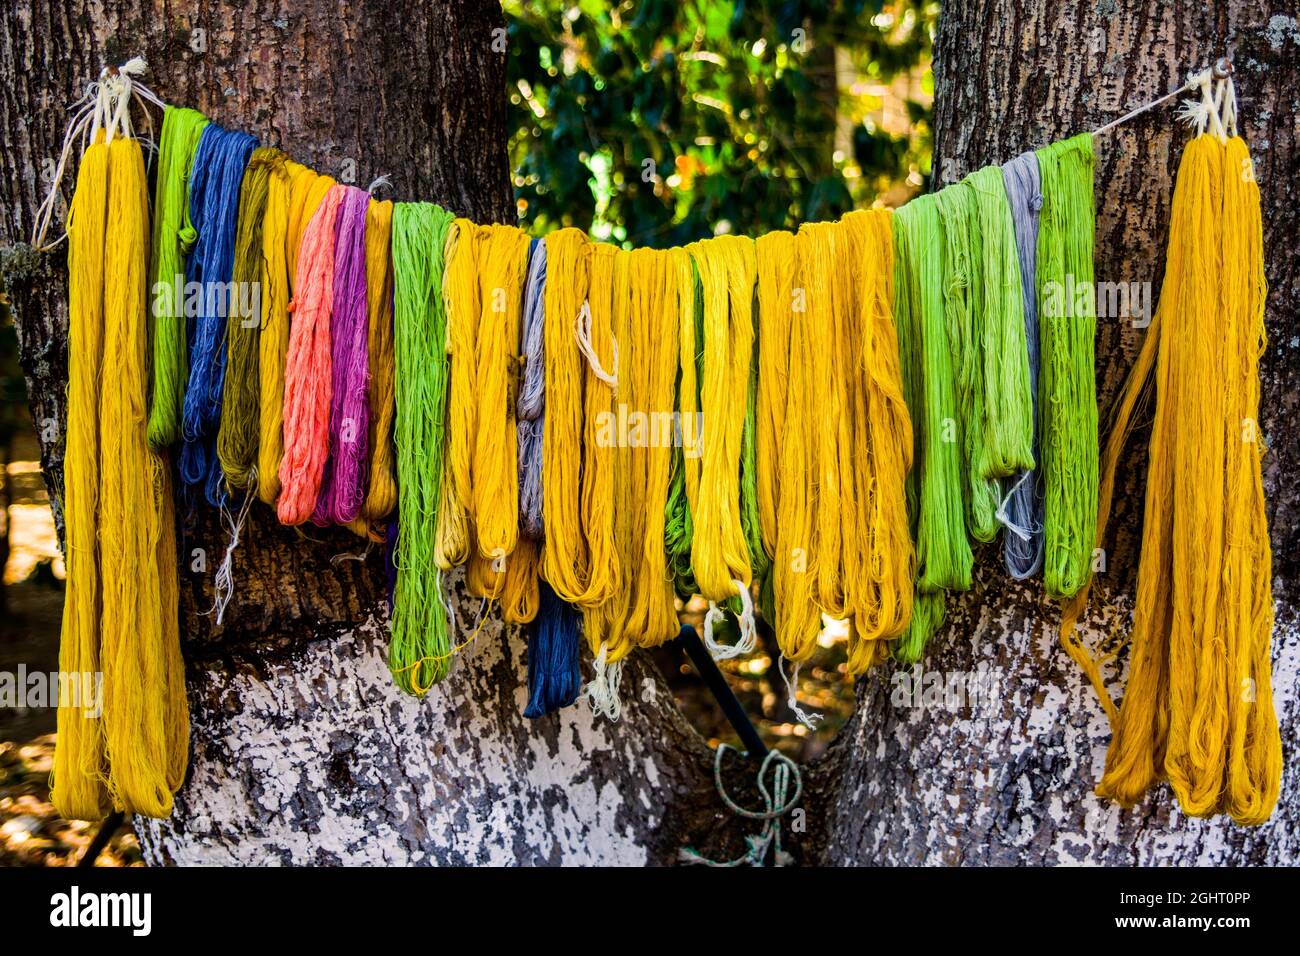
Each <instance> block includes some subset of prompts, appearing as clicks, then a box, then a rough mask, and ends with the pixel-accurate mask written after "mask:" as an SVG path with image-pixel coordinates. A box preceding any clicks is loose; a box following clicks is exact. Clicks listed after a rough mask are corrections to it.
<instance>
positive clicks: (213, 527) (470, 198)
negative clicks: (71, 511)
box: [0, 0, 740, 864]
mask: <svg viewBox="0 0 1300 956" xmlns="http://www.w3.org/2000/svg"><path fill="white" fill-rule="evenodd" d="M146 7H147V8H145V9H141V8H139V7H138V6H136V5H132V4H127V3H112V2H110V3H107V4H100V3H89V2H85V3H79V2H69V0H64V2H44V0H28V2H23V3H20V4H19V5H18V9H17V10H16V11H14V12H13V13H12V14H11V13H8V12H7V13H6V14H5V16H4V17H3V19H0V76H2V77H3V78H4V81H5V86H6V88H7V89H8V91H9V93H8V95H6V96H5V97H3V98H0V130H3V135H0V173H2V174H3V176H2V178H3V183H2V184H0V189H3V190H4V193H3V195H4V208H5V210H6V215H5V217H4V223H3V230H4V232H3V235H2V236H0V243H2V244H4V245H6V246H12V247H13V248H14V250H15V251H14V252H13V253H11V254H7V255H6V257H5V259H4V263H5V266H6V275H5V278H6V283H5V284H6V285H7V286H8V287H9V288H11V289H12V290H14V299H15V314H16V315H17V316H18V322H19V329H20V332H21V351H22V360H23V366H24V369H25V371H26V373H27V376H28V384H29V394H30V396H31V405H32V414H33V416H34V418H35V420H36V423H37V430H38V433H39V434H40V435H41V438H42V467H43V469H44V471H45V477H46V480H47V483H48V484H49V487H50V490H51V499H52V500H54V501H55V502H56V505H55V507H56V514H57V513H58V511H57V508H58V505H57V502H58V500H59V499H60V498H61V492H62V480H61V478H62V435H63V422H64V407H63V404H64V403H63V391H64V383H65V382H66V379H67V354H66V329H67V305H66V296H67V292H66V283H65V281H64V277H63V261H62V260H63V254H62V253H61V252H60V253H58V254H56V255H55V256H50V257H43V256H33V255H31V254H30V253H29V252H24V251H22V249H21V246H20V245H19V244H21V243H22V242H23V241H24V240H25V238H26V237H27V234H28V233H29V232H30V229H31V222H32V217H33V213H34V211H35V209H36V206H37V204H38V202H39V200H40V197H41V194H43V192H44V190H45V189H46V187H47V184H46V182H45V181H43V180H42V179H41V177H40V175H39V174H40V172H41V170H42V169H43V163H44V161H45V160H46V158H47V157H57V153H58V149H59V144H60V142H61V140H62V135H63V129H64V128H65V124H66V121H67V113H66V112H65V107H66V106H67V104H69V103H71V102H72V101H73V100H74V99H75V98H76V97H77V96H78V95H80V92H81V89H82V87H83V86H84V84H85V83H86V82H87V81H88V80H89V79H91V78H93V77H95V76H96V75H98V72H99V69H100V67H101V66H102V65H103V64H104V63H105V62H113V63H117V62H122V61H123V60H125V59H127V58H129V57H130V56H133V55H142V56H144V57H145V58H146V59H147V60H148V62H149V64H150V75H149V77H148V78H147V80H148V82H149V83H150V84H151V86H153V88H154V89H155V90H156V91H157V92H158V93H159V95H160V96H162V97H163V98H164V99H166V100H167V101H169V102H174V103H177V104H181V105H190V106H194V107H196V108H198V109H201V110H203V111H204V112H205V113H207V114H208V115H209V116H210V117H212V118H213V119H214V120H216V121H217V122H220V123H222V124H224V125H227V126H230V127H235V128H241V129H245V130H248V131H249V132H251V133H253V134H255V135H257V136H258V137H259V138H261V139H262V141H263V142H266V143H271V144H278V145H280V146H281V147H282V148H283V149H285V150H286V151H287V152H288V153H289V154H290V155H291V156H293V157H294V158H295V159H297V160H300V161H302V162H306V163H309V164H311V165H313V166H314V167H316V168H317V169H319V170H321V171H322V172H328V173H330V174H332V175H334V176H336V177H337V178H340V179H341V180H344V181H353V182H355V183H357V184H359V185H362V186H364V185H365V184H366V183H368V182H370V181H371V180H372V179H373V178H375V177H376V176H379V175H380V174H387V175H388V176H389V177H390V178H391V180H392V184H393V185H392V191H391V194H392V195H393V196H394V197H396V198H399V199H414V198H419V199H427V200H432V201H435V202H438V203H441V204H443V205H444V206H446V207H447V208H449V209H453V210H455V211H456V212H458V213H461V214H464V215H468V216H470V217H472V218H474V219H476V220H478V221H480V222H492V221H497V222H500V221H513V218H514V211H513V201H512V196H511V188H510V181H509V174H508V172H509V171H508V168H507V161H506V152H505V143H506V129H505V115H506V99H505V85H504V84H505V57H504V53H503V52H502V48H501V47H500V45H499V44H498V45H497V49H496V50H495V51H494V49H493V41H494V39H498V38H501V37H503V36H504V34H503V32H502V33H494V31H498V30H500V31H504V21H503V19H502V16H501V11H500V9H499V8H498V7H497V6H496V5H495V4H491V3H482V2H475V0H457V2H451V3H438V4H427V3H419V2H415V0H408V2H402V3H393V2H385V3H379V2H363V3H344V4H343V5H341V6H340V5H339V4H338V3H336V2H334V0H312V2H309V3H305V4H302V3H300V4H292V5H282V4H278V3H255V4H239V3H219V4H215V5H210V6H209V7H208V8H207V9H208V10H209V11H210V12H209V13H207V14H205V15H202V16H200V17H198V18H196V19H193V20H191V19H187V18H186V17H185V16H182V15H181V14H180V13H179V11H176V10H174V9H173V8H172V7H171V5H169V4H165V3H158V4H156V5H152V6H149V5H146ZM154 122H155V129H156V128H157V127H156V124H157V123H158V117H157V116H155V117H154ZM68 196H69V198H70V192H69V193H68ZM60 527H61V522H60ZM181 547H182V552H181V554H182V572H181V573H182V580H181V595H182V597H181V604H182V606H181V616H182V624H183V627H182V633H183V635H184V637H183V643H184V652H185V657H186V663H187V672H188V685H189V686H188V689H189V698H190V706H191V714H192V720H193V733H192V770H191V775H190V779H189V781H188V782H187V784H186V785H185V787H184V788H183V789H182V791H181V793H180V794H179V796H178V798H177V803H176V811H175V813H174V814H173V816H172V817H171V818H170V819H169V820H166V821H145V820H137V821H136V824H137V830H138V832H139V835H140V840H141V843H142V845H143V847H144V851H145V856H146V858H147V859H148V860H149V861H150V862H152V863H167V862H176V863H201V862H202V863H248V864H254V863H263V862H268V861H278V862H284V863H326V862H347V863H422V862H428V863H486V862H495V863H506V862H509V863H514V862H520V863H646V862H650V863H660V862H667V861H670V860H672V859H673V857H674V856H675V854H676V851H677V849H678V847H680V846H682V845H685V844H686V843H694V844H695V845H697V846H699V847H701V848H702V849H705V850H713V851H717V852H724V851H727V850H730V851H735V850H737V848H738V846H739V844H740V839H739V834H733V833H732V832H731V831H730V829H728V828H727V827H726V826H725V825H724V824H725V823H726V822H727V819H729V818H727V817H724V814H723V811H722V807H721V806H720V804H719V803H718V802H717V799H716V795H715V794H714V790H713V786H712V779H711V768H710V763H709V755H708V751H707V749H706V747H705V746H704V744H703V742H702V741H701V740H700V739H699V737H698V736H697V735H696V734H695V733H694V731H692V730H691V729H690V727H689V726H688V725H687V724H686V722H685V720H684V719H683V718H682V716H681V715H680V713H679V712H678V711H677V708H676V706H675V704H674V702H673V699H672V695H671V694H670V693H668V692H667V691H666V689H663V688H664V687H665V685H663V684H662V682H656V675H655V674H654V673H653V672H652V671H651V670H648V669H647V666H646V665H645V664H644V663H634V664H633V665H632V666H631V667H630V669H629V671H628V672H627V675H626V677H627V680H626V681H625V684H624V690H625V694H626V695H628V696H632V695H635V697H636V699H637V703H636V704H635V705H633V706H630V707H628V708H627V709H626V716H624V718H623V719H622V720H621V721H620V722H619V723H617V724H610V723H608V722H604V721H601V722H599V723H597V722H595V721H593V719H592V717H591V713H590V711H589V709H588V708H587V707H586V706H585V705H579V706H576V707H571V708H568V709H566V710H565V711H564V712H563V713H562V714H560V715H559V716H552V717H548V718H545V719H542V720H538V721H531V722H530V721H526V720H524V718H523V717H522V711H523V704H524V701H525V697H526V695H525V680H524V675H525V673H526V670H525V664H524V656H523V655H524V645H523V641H522V638H521V635H520V633H519V632H517V631H516V630H514V629H510V628H502V627H501V626H500V624H499V622H498V621H497V619H496V616H495V614H494V615H493V619H492V620H490V621H489V622H488V623H487V625H486V626H485V627H484V628H483V630H482V633H481V635H480V636H479V638H478V641H477V644H476V646H475V647H474V648H472V649H470V650H469V651H468V652H467V653H466V654H464V655H463V656H462V659H461V662H460V664H459V665H458V667H457V669H456V672H455V673H454V674H453V675H452V676H451V677H450V678H448V680H447V681H446V682H444V683H443V684H441V685H440V686H438V687H436V688H434V690H433V691H432V692H430V694H429V695H428V697H427V698H426V699H425V700H424V701H415V700H413V699H410V698H407V697H405V696H403V695H402V694H400V693H399V692H398V691H397V690H396V689H395V688H394V686H393V682H392V679H391V677H390V675H389V673H388V669H387V666H386V654H387V627H386V608H385V586H384V574H383V561H382V555H381V553H380V551H379V549H377V548H376V549H372V550H371V551H370V552H369V553H367V554H365V556H364V558H362V559H361V560H347V559H346V556H347V555H349V554H350V553H356V552H361V551H363V550H364V549H363V547H362V546H361V545H360V543H359V542H358V540H357V539H356V538H354V537H352V536H351V535H350V534H348V533H347V532H344V531H339V530H330V531H319V530H316V529H312V530H309V531H308V532H306V534H305V535H300V534H298V533H297V532H296V531H294V530H291V529H287V528H282V527H280V526H279V525H278V524H277V523H276V521H275V519H274V516H273V515H272V514H271V513H270V511H269V510H267V509H264V508H263V507H262V506H261V505H257V506H255V507H254V508H253V509H252V511H251V513H250V528H249V529H248V531H247V532H246V533H245V534H244V536H243V540H242V542H241V544H240V546H239V550H238V551H237V552H236V555H235V568H234V570H235V574H234V577H235V581H236V587H237V590H236V593H235V596H234V600H233V602H232V604H231V606H230V608H229V609H228V611H227V614H226V617H225V623H224V625H222V626H217V624H216V622H215V621H214V619H213V618H212V617H211V616H210V615H209V614H208V613H207V611H208V609H209V608H210V607H211V606H212V601H213V595H212V570H213V569H214V568H215V567H216V565H217V563H218V562H219V561H220V558H221V555H222V553H223V552H224V548H225V538H224V535H223V533H222V532H221V529H220V527H219V525H218V522H217V520H216V516H215V515H214V514H213V512H212V511H211V509H208V508H205V507H202V506H200V507H199V508H197V509H196V511H195V513H194V514H193V515H192V516H191V517H190V520H189V522H188V526H186V527H184V528H183V541H182V544H181ZM196 549H198V550H201V551H202V555H201V557H202V558H203V561H202V562H196V558H198V557H200V555H197V554H196ZM199 563H201V564H205V565H206V568H205V570H202V571H201V572H196V571H192V570H190V569H191V568H192V567H195V566H197V565H198V564H199ZM457 587H459V585H457ZM457 603H458V606H457V616H458V619H459V620H460V621H462V622H473V621H474V620H476V618H477V615H478V614H479V611H480V602H479V601H478V600H476V599H469V598H466V597H464V596H463V595H462V599H461V600H460V601H458V602H457ZM629 686H630V688H631V689H630V690H629ZM656 688H659V689H661V692H660V693H657V694H656V693H654V690H655V689H656ZM714 831H716V834H714Z"/></svg>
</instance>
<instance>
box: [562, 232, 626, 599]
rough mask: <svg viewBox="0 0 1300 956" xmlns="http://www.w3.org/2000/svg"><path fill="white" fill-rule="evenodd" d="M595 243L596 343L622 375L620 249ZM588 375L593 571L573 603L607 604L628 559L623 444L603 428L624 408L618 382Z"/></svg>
mask: <svg viewBox="0 0 1300 956" xmlns="http://www.w3.org/2000/svg"><path fill="white" fill-rule="evenodd" d="M589 248H590V283H589V285H588V288H587V307H588V309H589V310H590V314H591V348H592V350H593V351H594V352H595V354H596V357H597V359H598V360H599V361H600V364H601V367H602V368H603V369H605V370H607V371H611V372H612V374H614V375H615V376H616V377H617V374H618V370H617V369H616V366H617V364H618V363H617V361H616V357H617V354H618V353H617V343H616V342H615V341H614V258H615V254H616V252H617V250H616V249H615V247H614V246H611V245H607V244H604V243H593V244H592V245H591V246H590V247H589ZM543 354H545V353H543ZM584 376H585V394H584V396H583V432H582V500H581V503H580V504H581V514H582V528H583V531H584V536H585V540H586V544H587V549H588V559H589V574H588V577H587V588H586V590H585V591H583V593H582V594H581V595H579V596H578V598H577V600H575V601H574V602H573V603H574V604H576V605H577V606H578V607H582V608H593V607H599V606H600V605H601V604H604V603H605V602H606V601H608V600H609V599H610V597H611V596H612V595H613V594H614V592H615V591H617V590H618V589H619V588H620V587H622V586H623V564H622V560H621V558H620V556H619V553H618V548H617V545H616V542H615V540H614V490H615V482H614V474H615V463H614V461H615V457H616V456H617V455H619V454H620V453H621V449H619V448H618V447H617V445H614V444H611V443H610V442H609V441H607V440H605V439H606V438H607V436H603V435H602V434H601V431H602V430H601V425H602V423H603V422H608V421H609V420H610V419H611V417H613V416H616V415H617V412H618V409H617V407H616V403H617V393H616V388H615V387H613V386H611V385H610V384H609V383H608V382H606V381H603V380H602V379H601V378H600V376H598V375H597V374H596V372H595V370H594V369H592V368H590V367H588V368H587V369H586V371H585V373H584ZM548 404H549V400H548ZM543 491H544V488H543ZM548 534H549V531H548Z"/></svg>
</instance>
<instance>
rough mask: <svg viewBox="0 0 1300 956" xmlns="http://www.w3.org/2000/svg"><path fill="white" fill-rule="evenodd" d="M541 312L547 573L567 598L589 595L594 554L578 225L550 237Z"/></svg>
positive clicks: (583, 246)
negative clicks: (585, 482)
mask: <svg viewBox="0 0 1300 956" xmlns="http://www.w3.org/2000/svg"><path fill="white" fill-rule="evenodd" d="M545 242H546V294H545V304H544V310H543V311H544V316H543V351H544V354H545V356H546V362H545V368H546V373H545V390H546V416H545V419H544V422H545V424H544V427H543V437H542V514H543V516H544V518H545V521H546V546H545V548H544V549H543V551H542V577H543V578H545V579H546V581H547V582H548V583H549V584H550V585H551V587H552V588H553V589H554V590H555V593H556V594H557V595H558V596H559V597H560V599H561V600H564V601H568V602H570V603H576V602H578V601H579V600H581V599H582V598H583V597H584V595H585V594H586V592H587V588H588V579H589V572H590V566H589V561H590V558H589V555H588V552H587V539H586V535H585V534H584V529H583V526H582V481H581V475H582V456H581V454H579V451H578V450H579V449H580V448H581V447H582V434H583V410H584V407H583V400H582V392H583V365H584V363H583V359H582V353H581V352H580V351H579V349H578V342H577V339H576V338H575V337H574V326H575V323H576V322H577V319H578V313H579V312H580V311H581V309H582V305H583V302H584V301H585V300H586V299H587V293H588V287H589V283H590V268H591V265H590V263H591V253H590V250H589V248H588V244H587V237H586V236H585V235H584V234H583V233H582V232H581V231H580V230H577V229H560V230H557V231H555V232H552V233H550V234H549V235H547V237H546V240H545Z"/></svg>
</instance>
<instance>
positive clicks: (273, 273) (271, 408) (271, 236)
mask: <svg viewBox="0 0 1300 956" xmlns="http://www.w3.org/2000/svg"><path fill="white" fill-rule="evenodd" d="M325 179H327V177H323V176H317V175H316V174H315V173H314V172H312V171H311V170H310V169H308V168H307V167H305V166H301V165H299V164H298V163H295V162H293V161H292V160H287V159H286V160H285V161H284V163H283V164H280V165H277V166H276V167H275V168H273V169H272V170H271V178H270V180H269V181H268V182H267V189H266V213H265V215H264V217H263V221H262V329H261V334H260V335H259V336H258V356H257V365H258V378H259V379H260V381H261V400H260V402H259V405H260V412H259V416H258V432H259V434H258V443H257V495H258V497H259V498H261V499H262V501H264V502H265V503H266V504H268V505H270V506H271V507H273V508H274V507H275V503H276V499H277V498H279V497H280V461H281V460H282V459H283V458H284V363H285V359H286V358H287V357H288V354H289V301H290V299H291V297H292V294H293V292H292V289H293V280H294V274H293V267H292V266H291V264H290V262H291V258H292V259H293V260H294V261H296V258H297V252H298V243H299V241H300V240H301V237H302V236H301V232H300V231H296V227H295V226H294V225H293V221H294V209H295V206H298V207H301V205H302V204H303V202H305V199H306V195H307V191H308V187H309V186H311V184H313V183H315V182H317V181H320V180H325ZM303 224H304V225H305V224H306V220H303ZM291 247H292V248H291ZM291 252H292V256H291Z"/></svg>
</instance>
